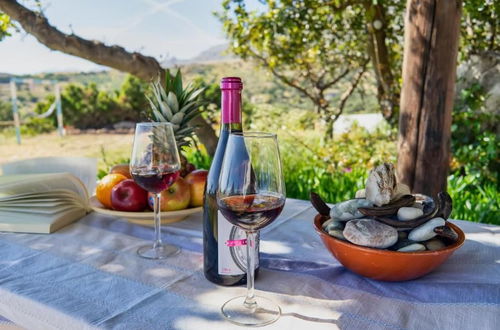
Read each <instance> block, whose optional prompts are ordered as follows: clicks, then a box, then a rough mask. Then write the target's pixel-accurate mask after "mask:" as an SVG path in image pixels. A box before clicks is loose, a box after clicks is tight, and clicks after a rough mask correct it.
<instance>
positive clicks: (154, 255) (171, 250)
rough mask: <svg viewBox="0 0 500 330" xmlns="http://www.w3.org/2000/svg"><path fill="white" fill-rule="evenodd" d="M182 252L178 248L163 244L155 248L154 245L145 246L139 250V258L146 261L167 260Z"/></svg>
mask: <svg viewBox="0 0 500 330" xmlns="http://www.w3.org/2000/svg"><path fill="white" fill-rule="evenodd" d="M180 251H181V250H180V249H179V248H178V247H177V246H173V245H169V244H162V245H160V246H157V247H153V245H145V246H141V247H140V248H139V249H138V250H137V254H138V255H139V257H142V258H145V259H154V260H158V259H165V258H167V257H171V256H174V255H176V254H177V253H179V252H180Z"/></svg>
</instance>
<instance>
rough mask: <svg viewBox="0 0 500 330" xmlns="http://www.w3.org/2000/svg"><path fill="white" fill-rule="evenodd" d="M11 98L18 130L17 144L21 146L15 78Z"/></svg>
mask: <svg viewBox="0 0 500 330" xmlns="http://www.w3.org/2000/svg"><path fill="white" fill-rule="evenodd" d="M10 96H11V99H12V115H13V117H14V126H15V128H16V139H17V144H21V119H20V118H19V110H18V109H17V87H16V81H15V78H12V79H11V80H10Z"/></svg>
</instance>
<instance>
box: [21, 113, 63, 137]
mask: <svg viewBox="0 0 500 330" xmlns="http://www.w3.org/2000/svg"><path fill="white" fill-rule="evenodd" d="M54 129H55V126H54V122H53V121H52V120H51V119H50V118H36V117H33V118H30V119H28V120H27V121H26V122H25V123H24V124H22V125H21V135H28V136H34V135H38V134H42V133H49V132H52V131H54Z"/></svg>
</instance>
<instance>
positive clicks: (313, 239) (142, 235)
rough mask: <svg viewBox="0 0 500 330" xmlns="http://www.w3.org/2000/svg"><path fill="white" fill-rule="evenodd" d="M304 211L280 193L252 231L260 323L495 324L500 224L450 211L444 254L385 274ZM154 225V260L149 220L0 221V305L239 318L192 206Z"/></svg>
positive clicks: (106, 315)
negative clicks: (337, 255)
mask: <svg viewBox="0 0 500 330" xmlns="http://www.w3.org/2000/svg"><path fill="white" fill-rule="evenodd" d="M314 215H315V212H314V210H313V209H312V208H311V207H310V204H309V203H308V202H306V201H299V200H293V199H288V200H287V203H286V207H285V209H284V211H283V213H282V215H281V216H280V217H279V218H278V219H277V220H276V221H275V222H274V223H273V224H272V225H271V226H270V227H268V228H265V229H264V230H263V232H262V242H261V271H260V275H259V278H258V279H257V281H256V288H257V291H258V293H259V294H261V295H264V296H267V297H268V298H271V299H273V300H274V301H276V302H277V303H279V304H280V305H281V307H282V310H283V316H282V317H281V318H280V320H278V321H277V322H276V323H274V324H272V325H269V326H268V327H267V328H269V329H287V330H291V329H335V328H342V329H386V328H393V329H431V328H439V329H495V328H496V329H498V326H499V324H500V227H498V226H489V225H483V224H477V223H471V222H466V221H453V222H454V223H455V224H457V225H458V226H460V227H461V228H462V229H463V230H464V231H465V232H466V236H467V240H466V242H465V244H464V246H463V247H462V248H461V249H459V250H458V251H457V252H456V253H455V254H454V255H453V256H452V257H451V258H450V259H448V261H447V262H446V263H445V264H444V265H442V266H441V267H440V268H438V269H437V270H436V271H434V272H433V273H431V274H429V275H427V276H425V277H423V278H420V279H418V280H414V281H410V282H400V283H384V282H377V281H373V280H370V279H366V278H363V277H360V276H358V275H355V274H353V273H351V272H350V271H348V270H346V269H345V268H344V267H342V266H341V265H340V264H339V263H338V262H337V261H336V260H335V259H334V258H333V257H332V256H331V255H330V254H329V252H328V251H327V250H326V249H325V248H324V247H323V244H322V242H321V241H320V239H319V237H318V235H317V233H315V232H314V229H313V226H312V219H313V217H314ZM163 232H164V240H165V241H167V242H168V243H172V244H176V245H178V246H180V247H181V248H182V252H181V253H180V254H179V255H177V256H175V257H173V258H171V259H168V260H163V261H151V260H144V259H140V258H138V257H137V256H136V255H135V251H136V249H137V247H138V246H139V245H141V244H143V243H144V241H145V240H147V241H149V240H150V239H151V238H152V235H153V230H152V228H147V227H141V226H137V225H133V224H131V223H128V222H127V221H125V220H123V219H117V218H113V217H107V216H102V215H98V214H95V213H91V214H89V215H87V216H86V217H85V218H83V219H81V220H80V221H79V222H77V223H75V224H73V225H70V226H68V227H65V228H63V229H62V230H60V231H58V232H57V233H54V234H51V235H36V234H13V233H0V315H2V316H3V317H4V318H6V319H8V320H10V321H12V322H13V323H15V324H18V325H20V326H22V327H25V328H28V329H95V328H113V329H235V328H236V329H241V328H240V327H237V326H235V325H232V324H231V323H229V322H226V321H225V320H223V319H222V318H221V315H220V313H219V308H220V306H221V304H222V303H223V302H224V301H226V300H227V299H229V298H231V297H233V296H235V295H238V294H239V295H243V294H244V293H245V288H244V287H219V286H216V285H214V284H212V283H210V282H208V281H207V280H205V278H204V276H203V265H202V263H203V256H202V234H201V215H200V214H197V215H193V216H191V217H189V218H187V219H186V220H184V221H182V222H178V223H176V224H171V225H166V226H164V229H163ZM0 320H1V319H0ZM0 322H1V321H0Z"/></svg>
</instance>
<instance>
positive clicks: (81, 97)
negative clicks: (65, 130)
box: [35, 76, 147, 129]
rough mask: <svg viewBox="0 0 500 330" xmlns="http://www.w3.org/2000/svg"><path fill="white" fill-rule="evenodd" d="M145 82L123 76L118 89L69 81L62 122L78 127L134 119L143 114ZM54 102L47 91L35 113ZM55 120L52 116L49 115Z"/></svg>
mask: <svg viewBox="0 0 500 330" xmlns="http://www.w3.org/2000/svg"><path fill="white" fill-rule="evenodd" d="M146 88H147V84H146V83H145V82H143V81H141V80H140V79H137V78H135V77H133V76H126V77H125V80H124V82H123V83H122V86H121V89H120V90H115V91H106V90H101V89H99V88H98V87H97V84H95V83H89V84H78V83H71V84H67V85H65V86H64V88H63V90H62V92H61V102H62V108H63V114H64V124H65V125H70V126H74V127H76V128H80V129H87V128H103V127H108V126H111V125H112V124H114V123H117V122H120V121H132V122H137V121H141V120H143V119H144V118H145V112H146V111H145V109H146V102H147V101H146V98H145V96H144V91H145V89H146ZM53 102H54V95H53V94H49V95H47V96H46V97H45V99H44V100H43V101H40V102H38V103H37V104H36V105H35V112H36V113H43V112H45V111H47V109H48V108H49V107H50V105H51V104H52V103H53ZM51 118H52V120H53V121H54V124H55V123H56V119H55V116H52V117H51Z"/></svg>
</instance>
